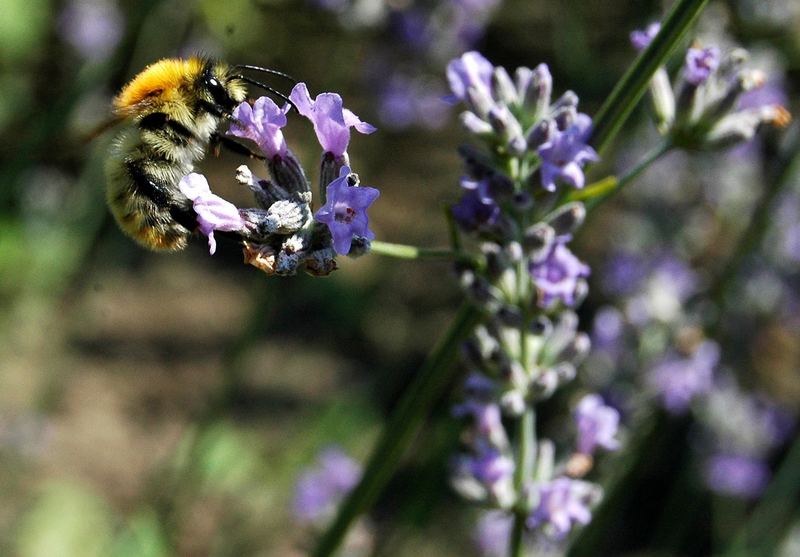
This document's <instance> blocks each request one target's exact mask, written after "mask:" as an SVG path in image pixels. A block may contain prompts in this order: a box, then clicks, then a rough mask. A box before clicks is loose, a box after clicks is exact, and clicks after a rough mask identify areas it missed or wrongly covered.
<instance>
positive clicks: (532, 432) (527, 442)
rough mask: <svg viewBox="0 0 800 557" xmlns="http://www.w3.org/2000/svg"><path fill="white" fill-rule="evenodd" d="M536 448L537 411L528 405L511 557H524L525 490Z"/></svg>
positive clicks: (521, 440) (517, 477) (522, 431)
mask: <svg viewBox="0 0 800 557" xmlns="http://www.w3.org/2000/svg"><path fill="white" fill-rule="evenodd" d="M535 448H536V411H535V410H534V408H533V406H532V405H528V407H527V408H526V409H525V413H524V414H523V415H522V424H521V429H520V432H519V453H518V454H517V467H516V469H515V470H514V487H515V488H516V491H517V497H518V498H520V499H521V502H520V501H518V503H517V508H516V510H515V513H514V527H513V530H512V531H511V540H510V545H509V548H508V555H509V557H522V555H523V551H524V549H525V545H524V543H523V534H524V533H525V520H526V519H527V513H528V509H527V505H525V504H524V503H525V501H524V497H523V495H522V494H523V490H524V488H525V485H526V484H527V483H528V482H530V480H531V476H532V474H533V468H534V459H535V454H536V451H535Z"/></svg>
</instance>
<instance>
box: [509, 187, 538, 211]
mask: <svg viewBox="0 0 800 557" xmlns="http://www.w3.org/2000/svg"><path fill="white" fill-rule="evenodd" d="M511 203H513V204H514V208H515V209H516V210H517V211H520V212H526V211H529V210H530V209H531V208H532V207H533V196H532V195H531V194H530V193H529V192H527V191H519V192H517V193H515V194H514V196H513V197H512V198H511Z"/></svg>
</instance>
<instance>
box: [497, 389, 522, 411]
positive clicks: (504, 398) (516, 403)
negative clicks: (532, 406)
mask: <svg viewBox="0 0 800 557" xmlns="http://www.w3.org/2000/svg"><path fill="white" fill-rule="evenodd" d="M500 407H501V408H502V409H503V413H504V414H507V415H508V416H512V417H518V416H521V415H522V414H523V413H524V412H525V395H524V394H523V393H521V392H520V391H517V390H512V391H506V392H504V393H503V394H502V395H500Z"/></svg>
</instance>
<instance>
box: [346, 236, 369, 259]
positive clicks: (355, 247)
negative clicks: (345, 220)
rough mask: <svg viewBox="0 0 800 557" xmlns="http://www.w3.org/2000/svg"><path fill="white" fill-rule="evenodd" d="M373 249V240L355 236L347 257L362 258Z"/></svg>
mask: <svg viewBox="0 0 800 557" xmlns="http://www.w3.org/2000/svg"><path fill="white" fill-rule="evenodd" d="M371 248H372V240H370V239H369V238H366V237H364V236H353V240H352V243H351V244H350V251H349V252H348V253H347V257H351V258H353V259H355V258H357V257H361V256H362V255H366V254H368V253H369V251H370V249H371Z"/></svg>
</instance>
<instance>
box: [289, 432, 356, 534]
mask: <svg viewBox="0 0 800 557" xmlns="http://www.w3.org/2000/svg"><path fill="white" fill-rule="evenodd" d="M360 478H361V466H360V465H359V464H358V463H357V462H356V461H355V460H353V459H352V458H350V457H349V456H347V455H346V454H345V453H344V452H343V451H342V450H341V449H339V448H337V447H330V448H328V449H326V450H325V451H323V452H322V453H321V454H320V456H319V458H318V460H317V463H316V465H315V466H314V467H313V468H311V469H310V470H307V471H306V472H304V473H303V474H302V475H301V476H300V479H299V480H298V482H297V487H296V488H295V497H294V514H295V516H296V517H297V519H298V520H300V521H301V522H304V523H319V522H321V521H324V520H325V519H326V518H329V517H330V516H331V515H332V513H333V512H335V510H336V506H337V505H338V504H339V503H340V502H341V501H342V499H344V497H345V496H346V495H347V494H348V493H349V492H350V490H351V489H353V487H355V485H356V484H357V483H358V481H359V479H360Z"/></svg>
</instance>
